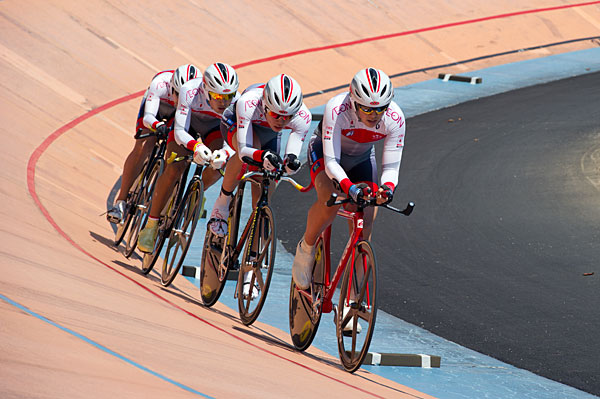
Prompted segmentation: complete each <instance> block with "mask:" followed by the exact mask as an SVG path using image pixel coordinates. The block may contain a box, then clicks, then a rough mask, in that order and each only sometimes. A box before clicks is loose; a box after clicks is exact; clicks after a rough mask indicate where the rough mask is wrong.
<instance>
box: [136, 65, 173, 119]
mask: <svg viewBox="0 0 600 399" xmlns="http://www.w3.org/2000/svg"><path fill="white" fill-rule="evenodd" d="M172 76H173V70H170V71H162V72H159V73H157V74H156V75H155V76H154V78H153V79H152V82H150V86H149V87H148V89H147V90H146V93H145V94H144V98H145V102H146V103H145V105H144V119H143V123H144V126H145V127H147V128H148V129H152V130H153V131H154V130H155V129H156V124H157V123H158V122H159V120H157V119H156V115H158V110H159V108H160V105H161V102H162V103H167V104H168V105H170V106H171V107H173V108H174V107H175V99H174V98H173V95H172V94H171V77H172Z"/></svg>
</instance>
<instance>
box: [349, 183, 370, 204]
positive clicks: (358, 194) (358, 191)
mask: <svg viewBox="0 0 600 399" xmlns="http://www.w3.org/2000/svg"><path fill="white" fill-rule="evenodd" d="M369 194H371V187H369V186H368V185H367V183H358V184H353V185H351V186H350V188H349V189H348V195H349V196H350V197H351V198H352V200H353V201H354V202H356V203H357V204H362V203H363V202H364V201H365V197H367V196H368V195H369Z"/></svg>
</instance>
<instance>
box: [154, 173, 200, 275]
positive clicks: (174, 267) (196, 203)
mask: <svg viewBox="0 0 600 399" xmlns="http://www.w3.org/2000/svg"><path fill="white" fill-rule="evenodd" d="M203 193H204V187H203V185H202V181H199V182H198V183H195V184H194V185H193V187H192V188H191V189H190V190H189V191H188V192H187V193H186V195H185V197H184V198H183V201H181V204H180V206H179V208H178V209H177V214H176V215H175V220H174V222H173V227H172V228H171V231H170V233H169V238H168V240H167V250H166V253H165V259H164V261H163V267H162V274H161V283H162V285H164V286H165V287H168V286H169V285H170V284H171V283H172V282H173V280H175V277H177V273H179V270H180V269H181V266H182V265H183V261H184V260H185V255H186V254H187V251H188V249H189V247H190V245H191V243H192V239H193V238H194V231H196V225H197V224H198V218H199V217H200V211H201V209H200V208H202V196H203Z"/></svg>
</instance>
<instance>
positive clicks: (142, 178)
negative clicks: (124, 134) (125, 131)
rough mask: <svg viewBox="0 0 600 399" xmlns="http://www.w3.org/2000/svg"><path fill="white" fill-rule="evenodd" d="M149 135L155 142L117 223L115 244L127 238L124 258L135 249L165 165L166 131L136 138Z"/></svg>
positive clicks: (145, 135)
mask: <svg viewBox="0 0 600 399" xmlns="http://www.w3.org/2000/svg"><path fill="white" fill-rule="evenodd" d="M151 136H156V142H155V143H154V147H153V148H152V152H151V153H150V156H149V157H148V159H147V160H146V161H145V162H144V166H143V167H142V170H141V172H140V174H139V175H138V177H137V178H136V179H135V181H134V183H133V185H132V186H131V188H130V189H129V192H128V193H127V199H126V203H125V213H124V215H123V220H122V221H121V222H120V223H117V231H116V233H115V246H118V245H119V244H120V243H121V242H122V241H123V239H124V238H125V235H127V238H125V250H124V251H123V254H124V255H125V257H126V258H129V257H130V256H131V255H132V254H133V252H134V251H135V247H136V243H137V239H138V236H139V234H140V230H141V226H142V224H145V220H146V218H147V213H148V211H149V209H150V208H149V204H150V201H151V199H152V193H153V192H154V187H155V185H156V180H157V179H158V177H159V176H160V175H161V174H162V172H163V170H164V167H165V166H164V159H163V157H164V154H165V149H166V148H167V137H168V131H167V132H165V134H158V133H157V132H151V131H148V132H147V133H144V134H141V135H140V136H139V137H138V138H139V139H145V138H147V137H151ZM127 233H128V234H127Z"/></svg>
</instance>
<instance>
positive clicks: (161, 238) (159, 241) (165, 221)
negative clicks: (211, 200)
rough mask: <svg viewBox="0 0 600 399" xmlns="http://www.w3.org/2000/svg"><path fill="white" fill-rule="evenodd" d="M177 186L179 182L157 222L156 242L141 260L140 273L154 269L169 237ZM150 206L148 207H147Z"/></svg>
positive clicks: (176, 185) (146, 272)
mask: <svg viewBox="0 0 600 399" xmlns="http://www.w3.org/2000/svg"><path fill="white" fill-rule="evenodd" d="M179 184H181V182H177V183H176V184H175V187H174V189H173V192H172V194H171V198H170V199H169V201H168V202H167V206H166V207H165V210H164V212H163V213H164V215H165V216H164V217H161V219H162V220H161V221H160V222H159V227H158V235H157V236H156V242H155V243H154V250H153V251H152V253H145V254H144V258H143V259H142V273H144V274H148V273H150V272H151V271H152V269H153V268H154V265H155V264H156V261H157V260H158V258H159V257H160V252H161V251H162V247H163V246H164V245H165V241H166V239H167V237H168V236H169V232H170V228H171V221H172V218H173V212H174V209H175V205H176V199H177V192H178V190H179ZM149 206H150V205H149ZM146 221H147V218H146V220H144V223H143V224H142V229H143V228H144V227H145V224H146Z"/></svg>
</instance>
